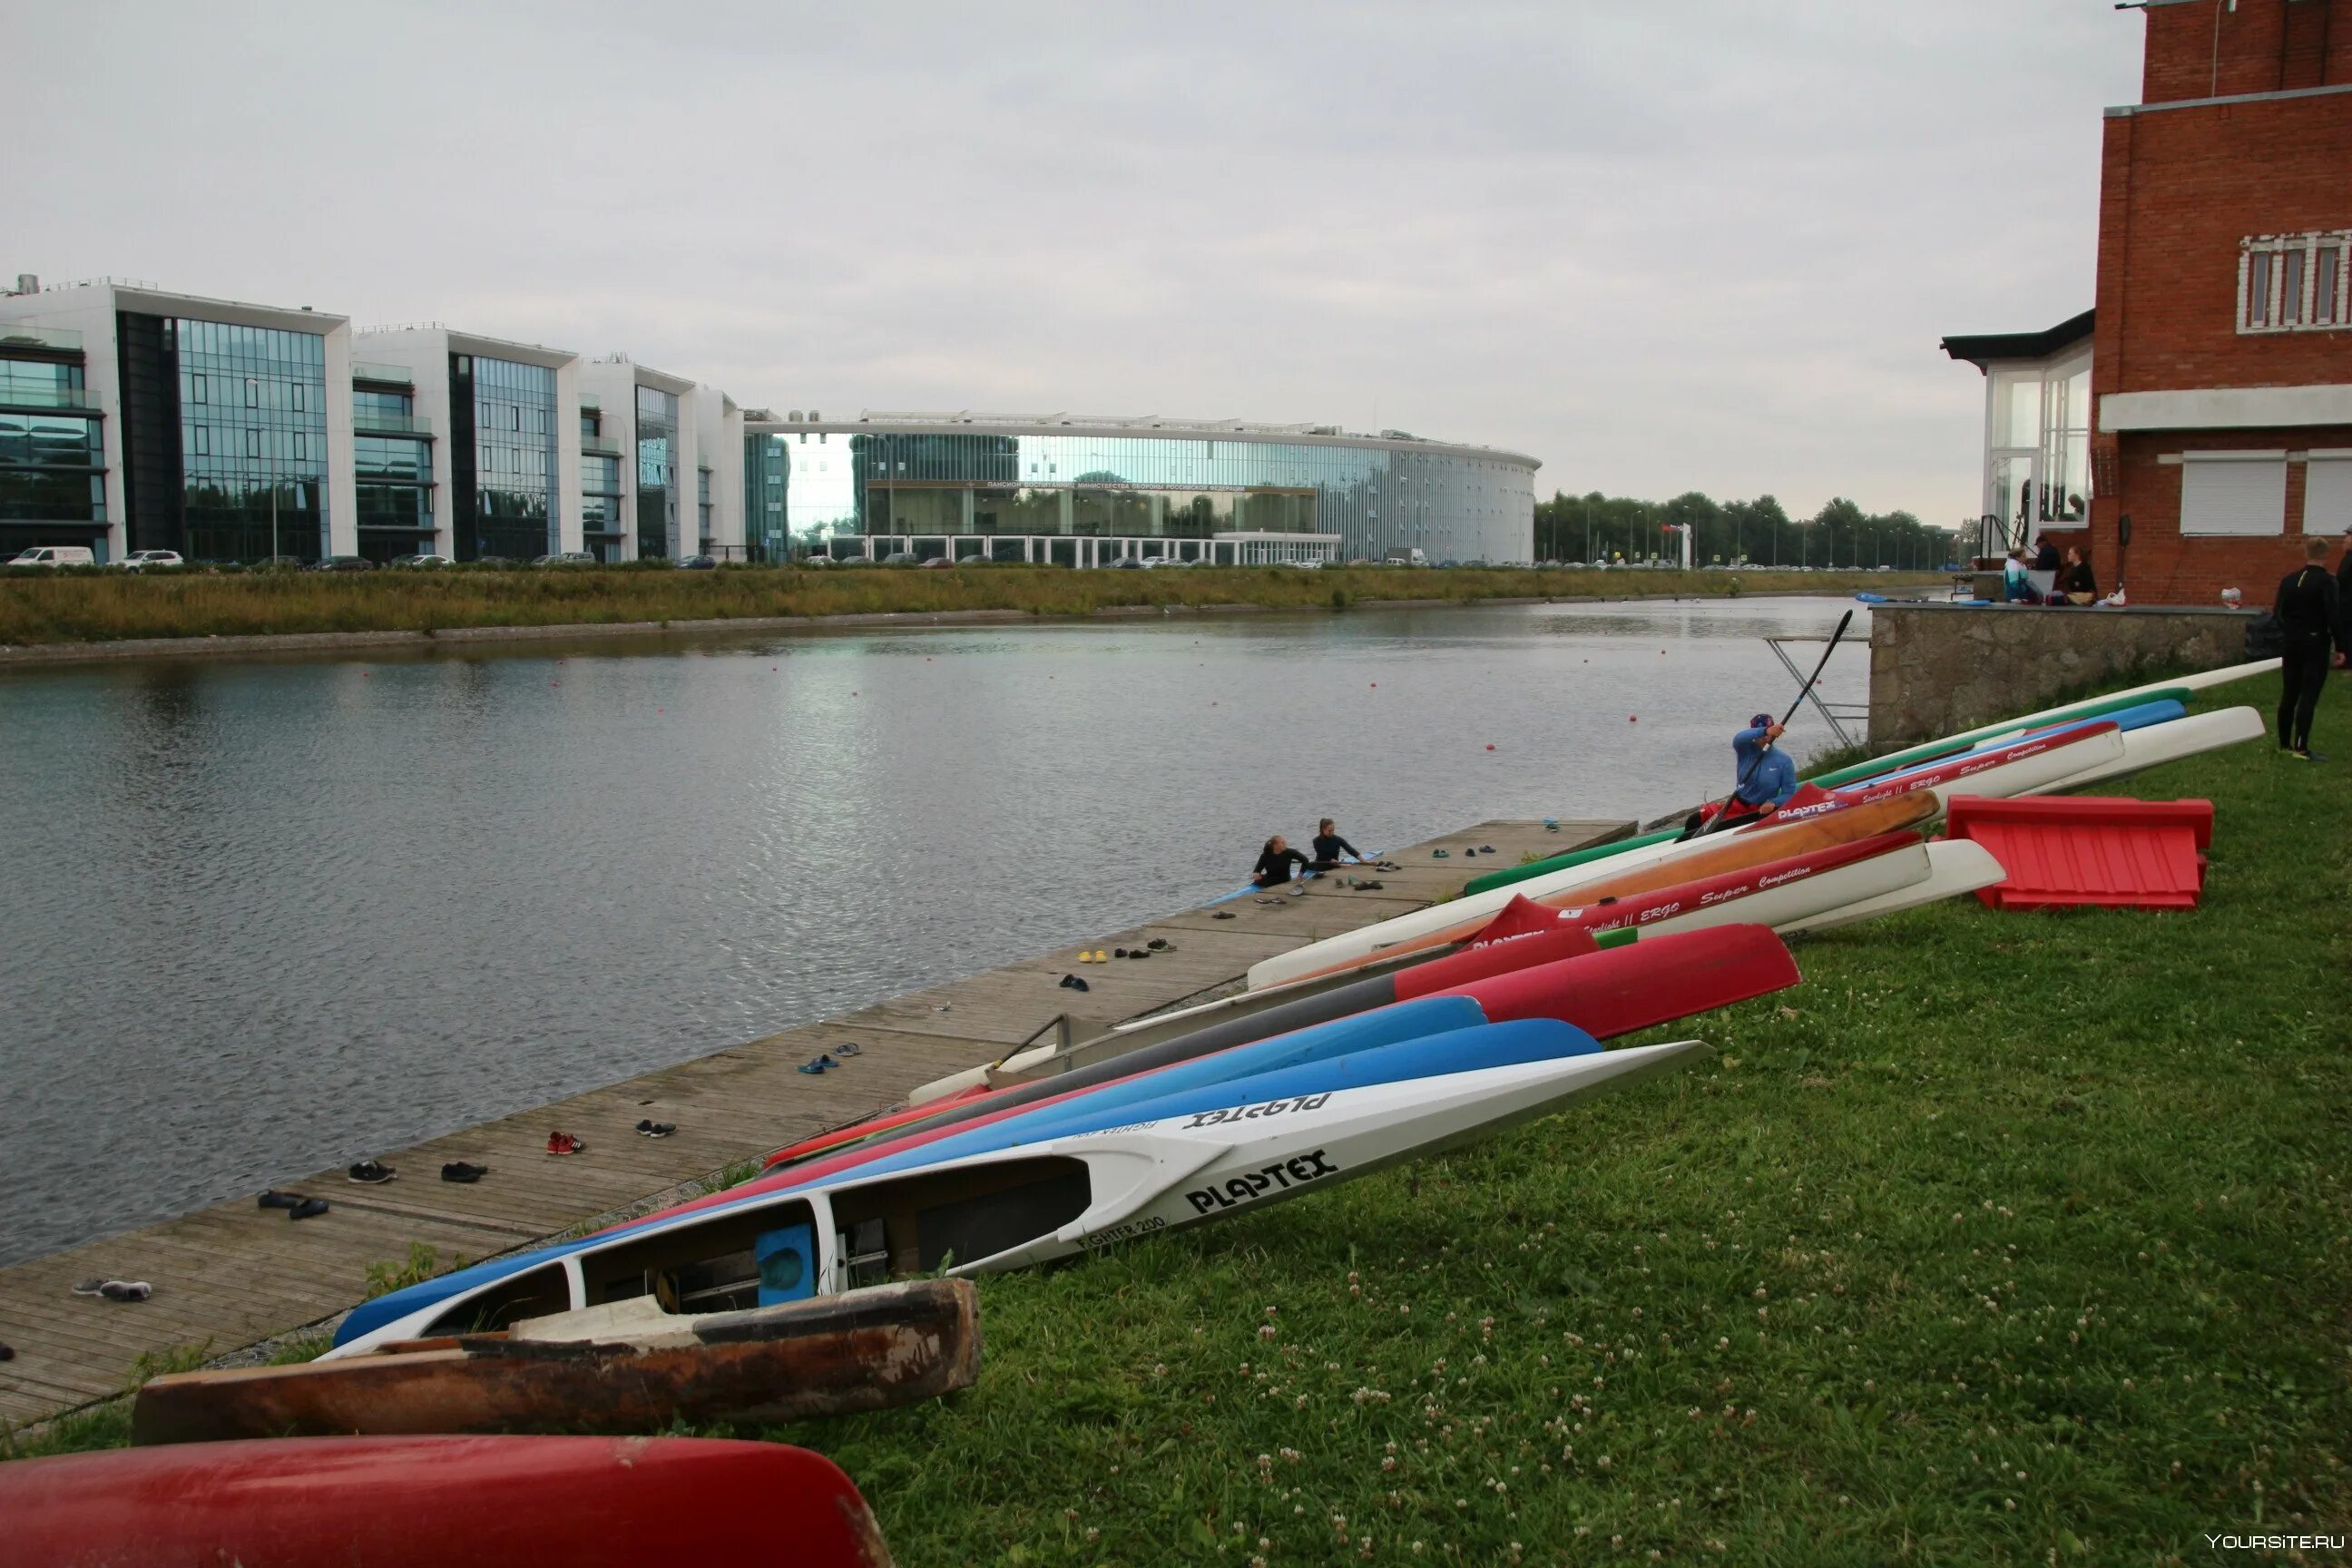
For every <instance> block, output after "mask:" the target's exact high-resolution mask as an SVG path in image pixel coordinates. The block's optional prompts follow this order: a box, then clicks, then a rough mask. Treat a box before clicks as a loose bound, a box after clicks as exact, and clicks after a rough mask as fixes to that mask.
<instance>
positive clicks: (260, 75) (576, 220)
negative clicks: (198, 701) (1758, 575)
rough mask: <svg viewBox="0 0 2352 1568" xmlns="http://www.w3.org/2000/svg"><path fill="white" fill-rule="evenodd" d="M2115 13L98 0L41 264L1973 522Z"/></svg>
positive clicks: (20, 92) (32, 139) (27, 129)
mask: <svg viewBox="0 0 2352 1568" xmlns="http://www.w3.org/2000/svg"><path fill="white" fill-rule="evenodd" d="M2137 28H2138V24H2137V19H2136V18H2130V17H2124V18H2118V17H2116V16H2113V15H2112V14H2111V13H2110V12H2109V11H2108V10H2107V8H2106V7H2105V6H2104V5H2090V4H2088V3H2087V0H2084V3H2080V4H2070V5H2064V6H2058V5H2050V4H2048V3H2047V0H1979V3H1978V4H1974V5H1968V6H1959V7H1926V6H1887V5H1879V4H1869V3H1865V0H1853V3H1844V4H1830V3H1827V0H1820V3H1813V4H1804V3H1793V0H1792V3H1789V4H1780V5H1771V6H1758V5H1751V4H1744V3H1741V0H1680V3H1678V4H1674V5H1622V4H1611V5H1601V4H1591V3H1585V4H1556V5H1537V6H1519V5H1496V6H1482V7H1461V8H1450V9H1441V8H1432V7H1427V6H1423V5H1388V4H1363V5H1276V6H1267V5H1256V6H1243V5H1222V6H1219V5H1213V6H1206V7H1182V8H1168V7H1134V8H1124V7H1095V8H1090V9H1087V10H1083V11H1081V10H1076V9H1073V8H1069V7H1065V6H1059V5H1030V4H1011V5H995V4H987V5H953V6H930V7H927V6H923V5H898V6H890V7H856V6H841V5H826V6H816V5H750V4H711V5H671V6H668V7H663V8H654V9H648V8H647V7H646V6H644V5H642V4H635V3H633V4H628V5H621V4H610V3H606V0H574V3H572V4H567V5H543V4H538V3H535V0H534V3H526V4H519V5H507V6H495V7H477V6H459V5H438V4H434V5H377V6H372V7H368V8H365V9H359V8H343V7H318V6H311V7H295V6H290V5H254V4H248V3H245V0H217V3H215V4H213V5H205V6H200V7H187V6H173V5H121V4H115V5H108V4H85V5H77V6H70V7H68V6H49V7H41V8H37V9H34V10H31V11H27V12H25V13H24V14H22V15H20V16H16V18H14V19H13V20H12V22H11V24H10V31H11V36H12V44H13V46H14V47H13V48H12V53H14V54H15V55H16V58H19V59H21V60H47V61H50V62H74V61H86V62H89V65H88V68H79V67H72V68H55V69H46V70H42V71H38V72H32V73H27V74H26V75H25V76H24V77H23V78H22V79H20V81H19V84H18V88H17V90H16V92H14V93H13V94H12V95H10V97H9V98H8V99H7V100H6V101H5V105H0V128H5V131H6V132H7V135H8V139H9V142H10V145H11V146H12V147H14V148H16V149H17V150H18V153H17V155H16V157H14V158H12V161H11V169H10V173H9V175H8V176H7V188H6V191H5V195H6V200H7V207H8V211H9V214H10V219H11V221H10V224H9V231H10V235H11V237H12V238H13V239H14V241H15V245H14V247H12V251H13V254H12V255H11V256H9V257H6V258H0V262H13V263H14V264H15V266H16V267H17V268H33V269H38V270H40V271H42V272H44V273H45V274H47V275H49V276H52V277H66V276H75V275H82V274H94V273H116V274H131V275H134V276H141V277H146V278H151V279H156V280H158V281H161V282H163V283H164V284H166V285H167V286H170V287H173V288H180V289H188V290H191V291H194V292H204V293H215V294H223V295H229V296H234V297H239V298H247V299H258V300H268V301H271V302H278V303H304V304H314V305H317V306H318V307H320V309H323V310H341V311H345V312H347V313H350V314H352V316H354V317H355V318H357V319H359V320H361V321H363V322H365V321H404V320H415V319H433V320H440V321H448V322H450V323H452V324H453V325H458V326H462V327H465V328H467V329H469V330H473V331H481V332H485V333H488V334H491V335H496V336H509V337H516V338H522V339H527V340H531V341H537V342H556V343H562V344H565V345H568V346H571V347H574V348H578V349H582V350H583V351H587V352H591V353H601V352H605V351H608V350H611V349H615V348H618V349H624V350H625V351H627V352H628V353H631V354H632V355H633V356H635V358H637V359H638V360H640V361H641V362H643V363H648V364H654V365H658V366H661V367H663V368H666V369H669V370H672V371H675V372H677V373H678V374H690V375H694V376H697V377H698V378H700V379H703V380H707V381H710V382H713V383H716V384H720V385H723V386H725V387H727V388H728V389H729V390H730V392H732V393H734V395H736V397H737V398H738V400H739V401H740V402H743V403H745V404H747V405H777V406H799V407H807V406H810V405H815V406H818V407H822V408H824V409H825V410H826V411H827V412H830V413H837V414H846V413H851V412H854V411H855V410H856V409H857V408H859V407H862V406H874V407H897V408H903V407H938V408H956V407H967V406H970V407H989V408H1023V407H1028V408H1036V409H1039V410H1041V411H1042V410H1045V409H1048V408H1059V409H1080V410H1087V411H1095V410H1102V411H1111V412H1149V411H1153V410H1162V411H1165V410H1176V411H1186V412H1210V413H1218V414H1233V415H1236V416H1246V417H1254V418H1262V419H1270V420H1315V421H1318V422H1320V421H1337V422H1339V423H1342V424H1345V425H1347V426H1350V427H1367V426H1372V425H1373V424H1374V423H1375V422H1376V421H1377V423H1378V424H1380V425H1384V426H1395V427H1401V428H1405V429H1411V430H1414V431H1416V432H1419V433H1421V434H1423V435H1430V436H1438V437H1446V438H1450V439H1457V440H1466V441H1479V442H1486V443H1489V444H1492V445H1496V446H1501V447H1511V448H1514V449H1517V450H1521V451H1526V452H1530V453H1533V454H1535V455H1536V456H1538V457H1539V458H1542V459H1543V461H1544V464H1545V467H1544V470H1543V472H1542V473H1541V474H1540V475H1539V476H1538V484H1539V486H1540V487H1541V488H1542V489H1545V490H1547V491H1548V490H1549V489H1553V488H1559V489H1568V490H1570V491H1580V490H1584V489H1592V488H1601V489H1609V490H1612V491H1620V492H1628V493H1637V494H1646V495H1651V496H1658V497H1664V496H1668V495H1672V494H1675V493H1677V492H1680V491H1682V490H1685V489H1706V490H1708V491H1710V492H1713V493H1715V494H1717V495H1723V496H1735V495H1738V496H1746V495H1754V494H1758V493H1761V492H1765V491H1770V492H1772V493H1774V494H1777V495H1779V496H1780V497H1781V498H1782V499H1783V500H1784V501H1786V502H1787V503H1788V504H1789V505H1790V507H1791V508H1792V509H1794V510H1811V509H1812V508H1813V507H1815V506H1817V505H1818V504H1819V503H1820V502H1821V501H1822V500H1825V499H1827V498H1828V497H1829V496H1830V495H1832V494H1847V495H1851V496H1853V498H1854V499H1855V500H1858V501H1860V502H1861V503H1862V504H1864V506H1866V507H1870V508H1872V509H1874V510H1885V509H1891V508H1894V507H1898V506H1899V507H1906V508H1909V509H1910V510H1915V511H1916V512H1918V513H1919V514H1920V515H1922V516H1924V517H1927V518H1928V519H1930V520H1931V521H1945V520H1957V519H1958V518H1959V517H1961V516H1964V515H1968V514H1970V513H1973V512H1974V511H1975V510H1976V486H1977V480H1976V472H1975V467H1976V442H1977V436H1978V431H1977V421H1978V418H1979V410H1980V408H1981V384H1980V382H1979V379H1978V377H1977V376H1976V374H1975V373H1974V372H1973V371H1972V370H1970V369H1969V368H1968V367H1965V366H1956V365H1953V364H1951V363H1948V362H1947V361H1946V360H1945V359H1944V358H1943V356H1942V355H1941V354H1940V353H1938V352H1937V346H1936V345H1937V339H1938V338H1939V337H1940V336H1941V335H1942V334H1944V333H1946V332H1948V331H1988V330H1991V331H1998V330H2010V329H2024V328H2032V327H2039V326H2043V325H2047V324H2048V323H2049V322H2051V321H2057V320H2060V319H2062V318H2063V317H2065V316H2067V315H2071V314H2073V313H2074V312H2075V311H2076V310H2081V309H2083V308H2084V306H2085V305H2087V304H2088V303H2089V300H2090V295H2091V288H2092V274H2093V267H2094V262H2095V254H2094V252H2095V224H2096V212H2095V205H2096V195H2097V153H2098V138H2099V123H2100V122H2099V110H2100V109H2101V107H2103V106H2104V105H2105V104H2107V103H2110V102H2121V101H2126V100H2130V99H2131V98H2132V97H2134V96H2135V95H2136V88H2137V58H2138V31H2137Z"/></svg>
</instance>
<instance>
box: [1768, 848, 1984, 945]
mask: <svg viewBox="0 0 2352 1568" xmlns="http://www.w3.org/2000/svg"><path fill="white" fill-rule="evenodd" d="M1926 848H1927V876H1926V877H1925V878H1923V879H1920V880H1919V881H1916V882H1914V883H1912V884H1911V885H1910V886H1909V887H1906V888H1899V889H1895V891H1893V892H1891V893H1881V894H1880V895H1879V896H1878V897H1876V898H1874V899H1864V900H1860V901H1858V902H1855V903H1851V904H1843V905H1840V906H1839V907H1838V908H1836V909H1833V910H1822V912H1821V913H1819V914H1815V915H1808V916H1807V917H1805V918H1804V919H1802V920H1800V921H1792V922H1790V924H1788V925H1784V926H1779V927H1776V928H1774V929H1776V930H1777V931H1780V934H1781V935H1782V936H1799V935H1802V934H1804V933H1805V932H1808V931H1832V930H1834V929H1836V928H1837V927H1839V926H1842V925H1851V924H1853V922H1854V921H1867V920H1875V919H1877V918H1878V917H1879V916H1880V915H1891V914H1896V913H1899V912H1900V911H1902V910H1911V909H1917V908H1918V907H1920V906H1921V905H1923V904H1932V903H1936V902H1937V901H1939V900H1944V899H1956V898H1958V897H1959V896H1960V895H1961V894H1963V893H1973V892H1975V891H1976V890H1977V889H1979V888H1990V887H1991V886H1992V885H1993V884H1995V883H1996V882H2000V881H2002V880H2004V879H2006V878H2007V877H2008V875H2009V873H2008V872H2007V871H2005V870H2004V869H2002V868H2001V864H2000V861H1999V860H1997V859H1995V858H1993V855H1992V851H1990V849H1987V848H1986V847H1984V846H1983V845H1981V844H1979V843H1978V842H1977V841H1976V840H1975V839H1973V838H1937V839H1933V840H1930V841H1929V842H1928V843H1927V846H1926Z"/></svg>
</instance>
